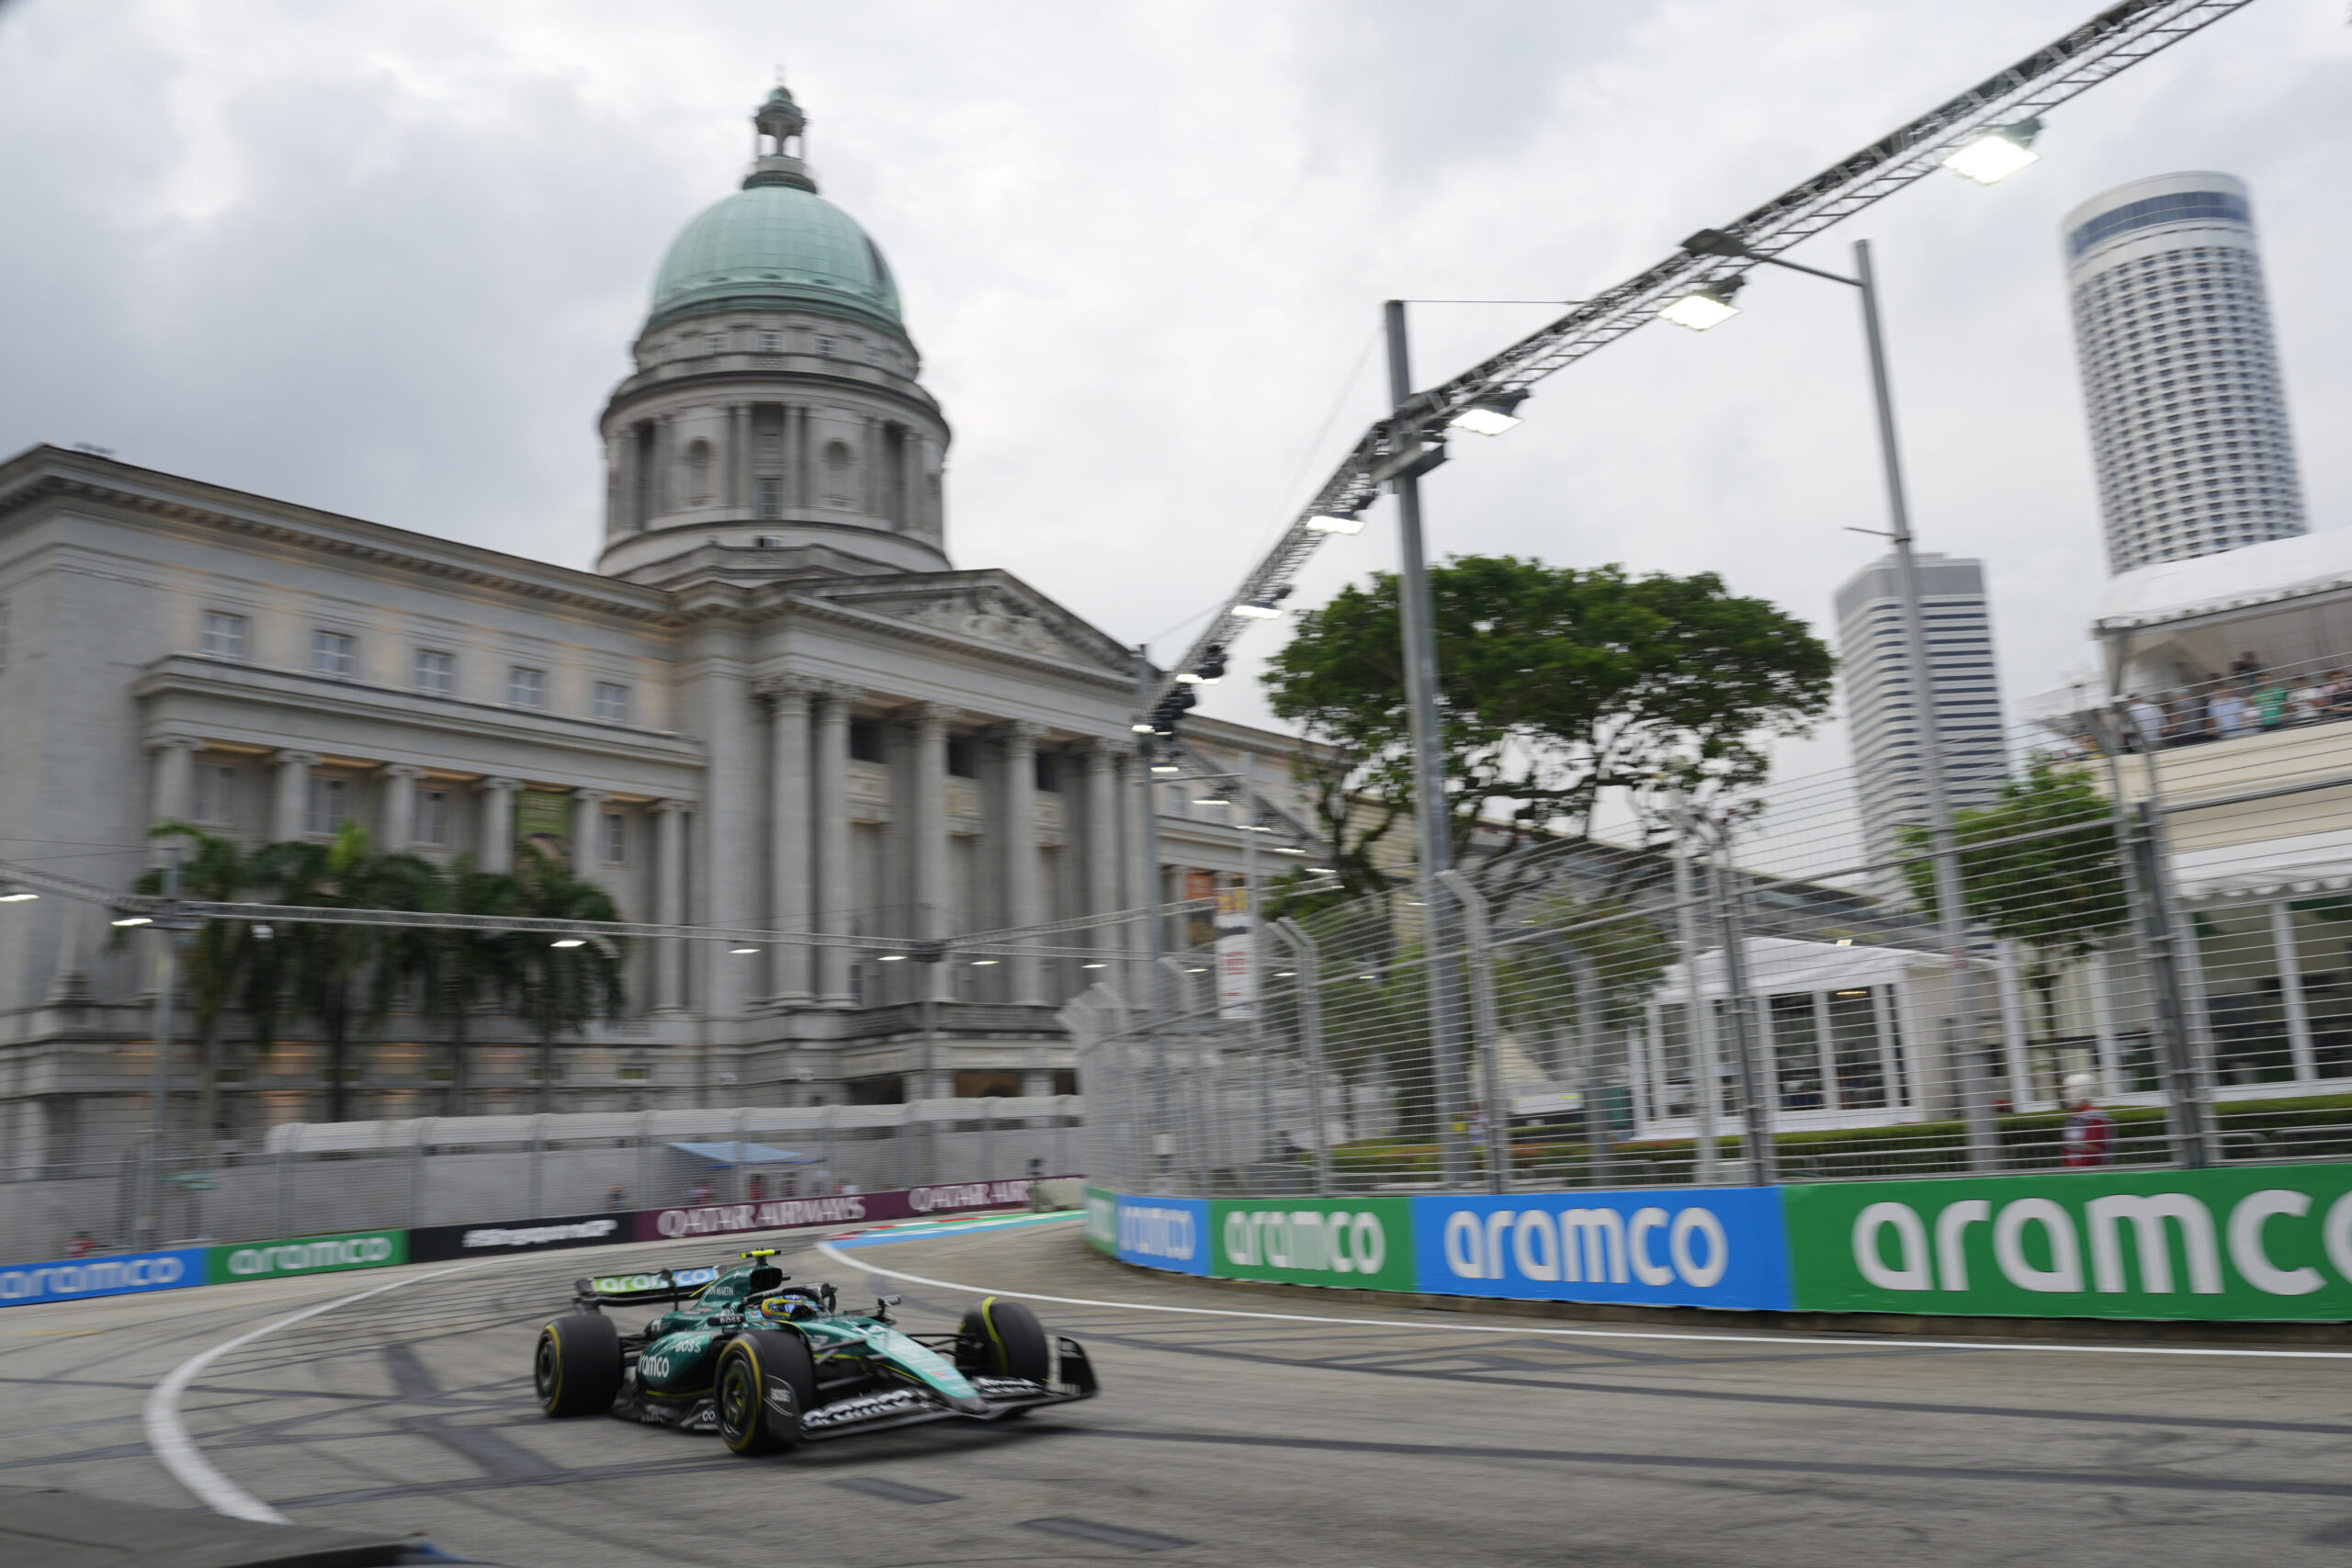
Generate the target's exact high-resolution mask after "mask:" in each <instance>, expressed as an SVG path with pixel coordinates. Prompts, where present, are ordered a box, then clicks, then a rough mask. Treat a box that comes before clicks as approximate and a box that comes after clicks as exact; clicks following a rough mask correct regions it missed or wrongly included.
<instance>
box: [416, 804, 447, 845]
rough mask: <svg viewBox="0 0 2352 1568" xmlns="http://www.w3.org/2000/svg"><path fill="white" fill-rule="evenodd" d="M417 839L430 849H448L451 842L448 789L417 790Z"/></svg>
mask: <svg viewBox="0 0 2352 1568" xmlns="http://www.w3.org/2000/svg"><path fill="white" fill-rule="evenodd" d="M415 833H416V841H417V842H418V843H420V844H423V845H424V846H425V847H426V848H428V849H436V850H437V849H446V848H447V846H448V843H449V792H448V791H447V790H446V789H421V790H418V791H417V792H416V824H415Z"/></svg>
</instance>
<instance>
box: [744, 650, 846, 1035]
mask: <svg viewBox="0 0 2352 1568" xmlns="http://www.w3.org/2000/svg"><path fill="white" fill-rule="evenodd" d="M752 689H753V690H754V691H756V692H757V693H758V694H760V695H761V696H763V697H765V698H766V699H767V700H768V709H769V712H770V714H771V719H770V723H771V725H772V727H773V728H772V729H771V732H770V735H769V747H768V759H769V760H768V923H769V924H770V925H771V926H773V927H774V928H775V930H777V931H807V930H809V910H810V908H811V905H812V902H813V900H812V897H811V895H812V894H813V892H814V891H815V890H814V888H813V887H812V886H810V884H811V882H812V881H813V878H812V877H811V876H810V874H809V872H810V869H811V868H810V866H809V849H810V843H809V831H810V813H809V785H810V783H811V780H810V777H809V687H808V685H807V683H806V682H800V681H797V680H794V679H792V678H791V677H790V676H782V677H778V678H776V679H775V680H770V681H763V682H760V683H759V685H757V686H756V687H754V688H752ZM844 734H846V730H844ZM811 951H812V950H811V949H809V948H806V947H802V946H799V945H798V944H797V943H794V942H780V943H778V944H777V945H776V946H775V949H774V950H773V951H772V953H770V955H769V956H770V963H769V965H768V987H769V990H768V994H769V996H770V997H771V998H772V999H774V1000H775V1003H776V1004H777V1005H778V1006H780V1007H802V1006H806V1005H807V1003H808V1001H809V954H810V953H811Z"/></svg>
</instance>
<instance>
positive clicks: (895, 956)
mask: <svg viewBox="0 0 2352 1568" xmlns="http://www.w3.org/2000/svg"><path fill="white" fill-rule="evenodd" d="M906 961H907V955H906V954H905V953H884V954H883V955H882V956H881V957H880V958H878V959H876V961H875V962H876V963H878V964H903V963H905V962H906Z"/></svg>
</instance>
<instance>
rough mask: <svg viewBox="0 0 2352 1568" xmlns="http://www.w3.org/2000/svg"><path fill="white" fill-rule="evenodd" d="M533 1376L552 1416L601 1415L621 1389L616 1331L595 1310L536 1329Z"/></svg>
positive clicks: (541, 1403)
mask: <svg viewBox="0 0 2352 1568" xmlns="http://www.w3.org/2000/svg"><path fill="white" fill-rule="evenodd" d="M531 1381H532V1382H534V1383H536V1384H537V1386H538V1391H539V1408H540V1409H541V1410H544V1411H546V1412H547V1413H548V1415H550V1416H602V1415H603V1414H605V1412H606V1411H608V1410H610V1409H611V1408H612V1407H613V1400H614V1398H615V1396H616V1395H617V1394H618V1393H620V1391H621V1336H620V1330H619V1329H617V1328H615V1327H614V1326H613V1320H612V1319H611V1318H608V1317H605V1316H604V1315H603V1314H599V1313H593V1312H575V1313H573V1314H571V1315H570V1316H569V1317H559V1318H557V1319H556V1320H555V1321H554V1322H553V1323H550V1324H548V1325H547V1326H546V1327H545V1328H542V1329H540V1330H539V1345H538V1349H537V1352H535V1353H534V1354H533V1356H532V1358H531Z"/></svg>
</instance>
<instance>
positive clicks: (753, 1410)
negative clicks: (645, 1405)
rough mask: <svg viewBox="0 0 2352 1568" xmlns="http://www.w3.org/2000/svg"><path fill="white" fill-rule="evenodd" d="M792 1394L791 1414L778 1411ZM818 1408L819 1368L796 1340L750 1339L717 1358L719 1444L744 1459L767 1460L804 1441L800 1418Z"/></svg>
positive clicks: (714, 1393) (714, 1398) (714, 1402)
mask: <svg viewBox="0 0 2352 1568" xmlns="http://www.w3.org/2000/svg"><path fill="white" fill-rule="evenodd" d="M784 1391H789V1393H790V1394H791V1399H790V1404H791V1406H792V1408H791V1409H790V1410H788V1411H787V1410H779V1409H777V1408H776V1405H777V1403H778V1396H779V1395H780V1394H781V1393H783V1392H784ZM816 1403H817V1367H816V1363H815V1362H813V1361H811V1360H810V1359H809V1346H808V1342H807V1341H805V1340H803V1339H802V1338H801V1337H799V1336H798V1335H797V1334H775V1333H760V1334H745V1335H741V1336H740V1337H737V1338H734V1339H731V1340H729V1342H728V1345H727V1348H725V1349H723V1350H721V1351H720V1352H719V1353H718V1368H717V1370H716V1371H714V1372H713V1373H712V1375H711V1398H710V1404H711V1411H712V1413H713V1414H714V1415H716V1416H718V1436H719V1440H720V1441H722V1442H724V1443H725V1444H726V1445H727V1446H728V1447H729V1448H730V1449H732V1450H735V1451H736V1452H737V1453H739V1454H762V1453H770V1452H773V1451H774V1450H777V1449H780V1448H785V1447H787V1446H789V1445H790V1444H792V1443H795V1442H797V1441H798V1440H799V1438H800V1413H801V1412H802V1411H804V1410H807V1409H809V1408H811V1407H812V1406H814V1405H815V1404H816Z"/></svg>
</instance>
